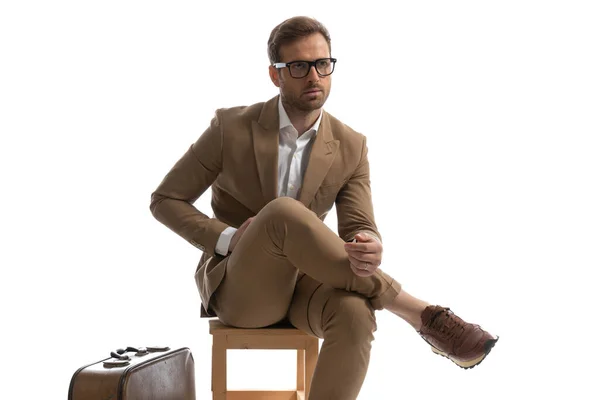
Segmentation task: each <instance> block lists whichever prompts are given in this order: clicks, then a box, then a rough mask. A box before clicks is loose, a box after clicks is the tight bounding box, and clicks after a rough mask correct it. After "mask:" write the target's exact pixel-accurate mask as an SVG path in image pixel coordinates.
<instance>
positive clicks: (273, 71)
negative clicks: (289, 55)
mask: <svg viewBox="0 0 600 400" xmlns="http://www.w3.org/2000/svg"><path fill="white" fill-rule="evenodd" d="M269 77H270V78H271V82H273V85H275V86H277V87H280V83H279V70H278V69H277V68H275V67H274V66H272V65H269Z"/></svg>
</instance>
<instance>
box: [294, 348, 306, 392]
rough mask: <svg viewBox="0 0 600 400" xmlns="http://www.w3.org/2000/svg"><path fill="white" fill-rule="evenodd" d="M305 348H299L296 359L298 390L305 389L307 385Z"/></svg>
mask: <svg viewBox="0 0 600 400" xmlns="http://www.w3.org/2000/svg"><path fill="white" fill-rule="evenodd" d="M304 354H305V351H304V349H298V358H297V361H296V390H302V391H304V389H305V386H304V382H305V379H306V377H305V373H306V370H305V367H304Z"/></svg>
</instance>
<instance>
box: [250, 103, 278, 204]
mask: <svg viewBox="0 0 600 400" xmlns="http://www.w3.org/2000/svg"><path fill="white" fill-rule="evenodd" d="M278 101H279V96H275V97H274V98H272V99H271V100H269V101H267V102H266V103H265V105H264V107H263V109H262V111H261V113H260V116H259V117H258V121H252V141H253V144H254V157H255V158H256V167H257V169H258V178H259V180H260V187H261V191H262V197H263V200H264V204H267V203H269V202H270V201H271V200H273V199H274V198H276V197H277V158H278V154H279V110H278V108H277V107H278ZM264 204H263V205H264ZM261 208H262V207H261Z"/></svg>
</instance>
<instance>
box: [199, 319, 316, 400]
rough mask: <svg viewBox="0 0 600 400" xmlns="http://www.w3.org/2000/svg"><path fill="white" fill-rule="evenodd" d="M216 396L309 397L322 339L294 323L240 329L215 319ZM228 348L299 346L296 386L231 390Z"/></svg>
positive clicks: (243, 399)
mask: <svg viewBox="0 0 600 400" xmlns="http://www.w3.org/2000/svg"><path fill="white" fill-rule="evenodd" d="M209 323H210V334H211V335H213V348H212V392H213V400H258V399H264V400H307V399H308V392H309V391H310V381H311V379H312V376H313V372H314V371H315V366H316V364H317V357H318V356H319V339H318V338H316V337H314V336H310V335H307V334H306V333H304V332H302V331H300V330H298V329H296V328H294V327H293V326H291V325H273V326H270V327H267V328H260V329H240V328H234V327H231V326H227V325H223V324H222V323H221V322H220V321H219V320H211V321H209ZM227 349H262V350H265V349H294V350H298V358H297V360H298V361H297V369H296V390H283V391H281V390H279V391H275V390H271V391H269V390H227Z"/></svg>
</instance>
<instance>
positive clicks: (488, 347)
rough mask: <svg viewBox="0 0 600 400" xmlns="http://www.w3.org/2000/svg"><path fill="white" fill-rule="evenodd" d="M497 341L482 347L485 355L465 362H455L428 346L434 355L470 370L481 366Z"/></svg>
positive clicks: (489, 341)
mask: <svg viewBox="0 0 600 400" xmlns="http://www.w3.org/2000/svg"><path fill="white" fill-rule="evenodd" d="M498 339H500V337H496V339H492V340H488V341H487V342H485V344H484V345H483V348H484V349H485V353H483V354H482V355H481V356H479V357H477V358H474V359H472V360H467V361H460V360H456V359H454V358H453V357H452V356H449V355H448V354H447V353H444V352H443V351H441V350H440V349H438V348H436V347H434V346H431V345H430V346H431V350H432V351H433V352H434V353H435V354H439V355H440V356H443V357H446V358H447V359H449V360H450V361H452V362H453V363H454V364H456V365H458V366H459V367H461V368H462V369H471V368H473V367H475V366H477V365H479V364H481V362H482V361H483V360H485V358H486V357H487V355H488V354H490V351H492V348H493V347H494V346H495V345H496V342H497V341H498Z"/></svg>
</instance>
